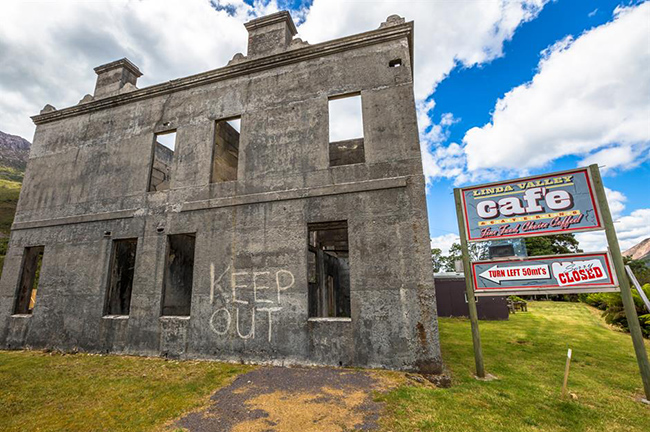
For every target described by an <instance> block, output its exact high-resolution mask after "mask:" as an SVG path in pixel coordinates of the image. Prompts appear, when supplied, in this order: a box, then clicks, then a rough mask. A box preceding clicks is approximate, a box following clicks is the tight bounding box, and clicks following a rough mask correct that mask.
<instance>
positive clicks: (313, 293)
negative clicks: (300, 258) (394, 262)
mask: <svg viewBox="0 0 650 432" xmlns="http://www.w3.org/2000/svg"><path fill="white" fill-rule="evenodd" d="M307 266H308V269H307V275H308V286H309V291H308V302H309V306H308V310H309V317H310V318H311V317H318V318H335V317H343V318H350V316H351V315H350V261H349V250H348V224H347V222H346V221H339V222H326V223H314V224H309V225H308V260H307Z"/></svg>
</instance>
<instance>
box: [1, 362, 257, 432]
mask: <svg viewBox="0 0 650 432" xmlns="http://www.w3.org/2000/svg"><path fill="white" fill-rule="evenodd" d="M250 369H251V368H250V367H249V366H243V365H232V364H224V363H216V362H198V361H188V362H175V361H165V360H163V359H157V358H138V357H118V356H94V355H87V354H76V355H60V354H54V355H49V354H47V353H40V352H7V351H0V431H3V432H13V431H16V432H18V431H20V432H25V431H100V430H101V431H130V432H135V431H150V430H156V429H160V427H161V426H162V425H164V424H165V423H166V422H168V421H169V420H172V419H174V418H176V417H177V416H178V415H179V414H181V413H182V412H184V411H187V410H191V409H194V408H197V407H199V406H201V405H203V404H205V403H206V402H207V396H208V395H209V394H210V393H211V392H212V391H213V390H214V389H215V388H218V387H220V386H222V385H224V384H226V383H227V382H229V381H230V379H231V378H232V377H234V376H236V375H238V374H240V373H242V372H245V371H248V370H250ZM98 425H101V427H100V426H98Z"/></svg>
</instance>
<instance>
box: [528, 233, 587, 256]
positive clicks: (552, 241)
mask: <svg viewBox="0 0 650 432" xmlns="http://www.w3.org/2000/svg"><path fill="white" fill-rule="evenodd" d="M524 241H525V243H526V250H527V251H528V256H539V255H558V254H568V253H578V252H582V249H580V248H579V247H578V246H579V244H578V240H577V239H576V237H575V235H573V234H558V235H553V236H542V237H527V238H525V239H524Z"/></svg>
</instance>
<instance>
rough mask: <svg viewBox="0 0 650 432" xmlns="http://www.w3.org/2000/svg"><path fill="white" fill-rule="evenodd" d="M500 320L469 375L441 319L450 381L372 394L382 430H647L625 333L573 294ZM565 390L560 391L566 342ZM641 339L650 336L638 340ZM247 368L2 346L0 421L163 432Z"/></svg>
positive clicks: (463, 326)
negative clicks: (482, 370) (481, 363)
mask: <svg viewBox="0 0 650 432" xmlns="http://www.w3.org/2000/svg"><path fill="white" fill-rule="evenodd" d="M529 311H530V312H528V313H517V314H516V315H514V316H511V319H510V320H509V321H503V322H485V321H482V322H481V323H480V327H481V336H482V340H483V351H484V357H485V363H486V367H487V370H488V372H490V373H492V374H494V375H496V376H498V378H499V379H498V380H496V381H491V382H480V381H477V380H475V379H474V378H473V372H474V357H473V354H472V343H471V336H470V335H471V333H470V326H469V322H468V321H467V320H464V319H441V320H440V332H441V343H442V349H443V356H444V359H445V362H446V364H447V366H448V367H449V369H450V370H451V371H452V373H453V381H454V383H453V386H452V387H451V388H449V389H432V388H426V387H422V386H415V385H403V386H401V387H398V388H396V389H394V390H392V391H391V392H389V393H387V394H382V395H378V396H377V397H378V399H379V400H382V401H385V402H386V413H385V416H384V417H383V419H382V423H383V426H384V430H386V431H391V432H403V431H436V432H437V431H443V432H444V431H453V432H457V431H461V432H462V431H472V432H481V431H490V432H492V431H504V432H511V431H571V432H574V431H578V432H579V431H585V432H587V431H589V432H597V431H608V432H609V431H612V432H616V431H621V432H622V431H625V432H634V431H638V432H641V431H644V432H647V431H650V406H647V405H642V404H641V403H639V402H636V401H635V400H634V398H635V397H636V396H639V395H641V379H640V377H639V371H638V368H637V365H636V360H635V357H634V351H633V348H632V343H631V340H630V336H629V334H626V333H622V332H619V331H616V330H613V329H611V328H609V327H607V326H606V325H605V324H604V321H603V320H602V319H601V318H600V316H599V312H597V311H596V310H595V309H593V308H590V307H589V306H587V305H585V304H582V303H555V302H530V303H529ZM568 347H571V348H572V349H573V352H574V357H573V362H572V366H571V375H570V378H569V391H570V392H572V393H574V394H576V395H577V399H576V400H561V399H560V397H559V393H560V387H561V384H562V377H563V372H564V364H565V358H566V357H565V356H566V350H567V348H568ZM648 348H649V349H650V344H648ZM247 370H250V367H247V366H241V365H231V364H223V363H214V362H199V361H188V362H174V361H165V360H162V359H156V358H154V359H152V358H139V357H119V356H96V355H88V354H76V355H61V354H47V353H42V352H29V351H0V430H2V431H36V430H38V431H100V430H101V431H149V430H154V431H155V430H161V429H163V428H165V427H166V426H169V424H170V422H171V421H172V420H173V419H175V418H177V417H178V416H180V415H181V414H182V413H184V412H187V411H189V410H193V409H196V408H198V407H200V406H203V405H204V404H206V403H207V402H208V397H209V395H210V394H212V393H213V392H214V391H215V390H216V389H217V388H219V387H220V386H223V385H225V384H226V383H227V382H228V381H229V380H230V379H231V378H232V377H234V376H235V375H237V374H239V373H242V372H245V371H247Z"/></svg>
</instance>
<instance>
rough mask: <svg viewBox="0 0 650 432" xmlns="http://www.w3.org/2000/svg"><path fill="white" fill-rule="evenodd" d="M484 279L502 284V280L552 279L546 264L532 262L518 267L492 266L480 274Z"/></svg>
mask: <svg viewBox="0 0 650 432" xmlns="http://www.w3.org/2000/svg"><path fill="white" fill-rule="evenodd" d="M479 276H480V277H482V278H483V279H487V280H490V281H492V282H494V283H497V284H499V285H501V281H517V280H533V279H550V278H551V274H550V272H549V271H548V265H546V264H531V265H523V266H516V267H499V265H498V264H497V265H495V266H492V267H491V268H489V269H487V270H485V271H484V272H483V273H481V274H479Z"/></svg>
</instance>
